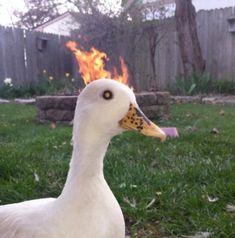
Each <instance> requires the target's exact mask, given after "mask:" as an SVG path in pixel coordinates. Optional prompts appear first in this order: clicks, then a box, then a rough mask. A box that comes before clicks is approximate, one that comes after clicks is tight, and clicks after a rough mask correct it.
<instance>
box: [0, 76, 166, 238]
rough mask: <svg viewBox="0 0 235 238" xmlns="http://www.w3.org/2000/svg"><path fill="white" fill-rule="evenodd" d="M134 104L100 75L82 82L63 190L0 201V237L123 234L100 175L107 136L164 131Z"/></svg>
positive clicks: (111, 237)
mask: <svg viewBox="0 0 235 238" xmlns="http://www.w3.org/2000/svg"><path fill="white" fill-rule="evenodd" d="M130 105H131V106H130ZM136 108H138V105H137V104H136V100H135V95H134V93H133V92H132V91H131V90H130V89H129V88H128V87H127V86H125V85H123V84H121V83H118V82H116V81H114V80H111V79H100V80H97V81H94V82H92V83H90V84H89V85H88V86H86V88H85V89H84V90H83V91H82V93H81V94H80V95H79V97H78V100H77V105H76V109H75V116H74V125H73V153H72V159H71V162H70V168H69V172H68V176H67V180H66V183H65V185H64V188H63V191H62V192H61V194H60V196H59V197H58V198H47V199H37V200H31V201H26V202H21V203H15V204H10V205H3V206H0V238H124V237H125V223H124V217H123V214H122V211H121V208H120V206H119V204H118V202H117V200H116V198H115V197H114V195H113V193H112V191H111V190H110V188H109V186H108V184H107V182H106V180H105V178H104V174H103V160H104V156H105V153H106V151H107V148H108V145H109V143H110V140H111V139H112V137H113V136H115V135H118V134H120V133H122V132H123V131H124V130H126V129H134V130H138V131H140V132H141V133H143V134H146V135H148V134H149V135H151V136H157V137H159V136H160V137H162V136H163V137H164V136H165V135H164V134H163V132H162V131H161V130H160V129H159V128H157V126H156V125H153V123H151V122H150V121H149V120H148V119H147V118H146V117H145V116H144V115H143V117H142V116H138V115H139V114H141V112H138V113H137V111H135V110H137V109H136ZM134 121H135V123H133V122H134ZM136 125H137V126H136ZM145 127H146V128H145ZM153 131H154V133H153ZM159 133H160V134H159Z"/></svg>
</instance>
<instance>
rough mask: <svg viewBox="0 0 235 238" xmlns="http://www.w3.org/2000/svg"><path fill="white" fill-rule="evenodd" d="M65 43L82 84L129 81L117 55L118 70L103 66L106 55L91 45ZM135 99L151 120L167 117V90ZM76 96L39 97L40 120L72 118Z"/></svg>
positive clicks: (142, 95) (106, 58)
mask: <svg viewBox="0 0 235 238" xmlns="http://www.w3.org/2000/svg"><path fill="white" fill-rule="evenodd" d="M66 46H67V47H68V48H69V49H70V50H71V51H72V52H73V54H74V58H75V60H76V62H77V64H78V69H79V72H80V74H81V76H82V78H83V81H84V83H85V84H88V83H90V82H91V81H93V80H97V79H100V78H112V79H114V80H117V81H119V82H121V83H124V84H127V85H128V84H129V80H128V78H129V75H128V68H127V65H126V64H125V62H124V59H123V58H122V57H120V70H119V71H118V70H117V68H116V67H113V68H112V69H111V70H110V71H108V70H107V69H106V67H105V66H106V65H105V63H106V62H107V61H108V60H109V58H108V56H107V55H106V54H105V53H104V52H101V51H99V50H97V49H95V48H94V47H92V48H91V49H90V51H84V50H82V49H79V48H78V47H77V46H78V45H77V43H76V42H74V41H69V42H67V44H66ZM136 98H137V102H138V104H139V105H140V107H141V109H142V110H143V112H144V113H145V114H146V115H147V117H149V118H150V119H154V118H167V117H168V116H169V104H170V95H169V93H168V92H141V93H137V94H136ZM76 100H77V96H43V97H38V98H37V100H36V104H37V106H38V109H39V111H38V118H39V121H41V122H45V121H51V122H66V123H67V122H70V121H72V120H73V116H74V110H75V106H76Z"/></svg>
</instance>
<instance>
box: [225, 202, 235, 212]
mask: <svg viewBox="0 0 235 238" xmlns="http://www.w3.org/2000/svg"><path fill="white" fill-rule="evenodd" d="M226 211H227V212H235V205H234V204H227V206H226Z"/></svg>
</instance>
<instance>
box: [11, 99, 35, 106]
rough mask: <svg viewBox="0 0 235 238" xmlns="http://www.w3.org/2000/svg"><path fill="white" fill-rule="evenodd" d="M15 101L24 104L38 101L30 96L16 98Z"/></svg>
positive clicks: (32, 103)
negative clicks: (27, 97)
mask: <svg viewBox="0 0 235 238" xmlns="http://www.w3.org/2000/svg"><path fill="white" fill-rule="evenodd" d="M14 102H16V103H19V104H24V105H34V104H35V103H36V99H34V98H29V99H22V98H16V99H15V100H14Z"/></svg>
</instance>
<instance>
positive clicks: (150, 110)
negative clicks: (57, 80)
mask: <svg viewBox="0 0 235 238" xmlns="http://www.w3.org/2000/svg"><path fill="white" fill-rule="evenodd" d="M169 95H170V94H169V93H167V92H143V93H138V94H136V98H137V102H138V104H139V105H140V107H141V109H143V112H144V113H145V114H146V116H148V117H149V118H151V119H153V118H168V116H169V100H170V96H169ZM76 102H77V96H42V97H37V98H36V105H37V107H38V109H39V110H38V118H39V121H40V122H46V121H51V122H67V123H70V122H71V121H72V120H73V117H74V111H75V107H76ZM158 102H159V103H161V104H165V105H157V103H158Z"/></svg>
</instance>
